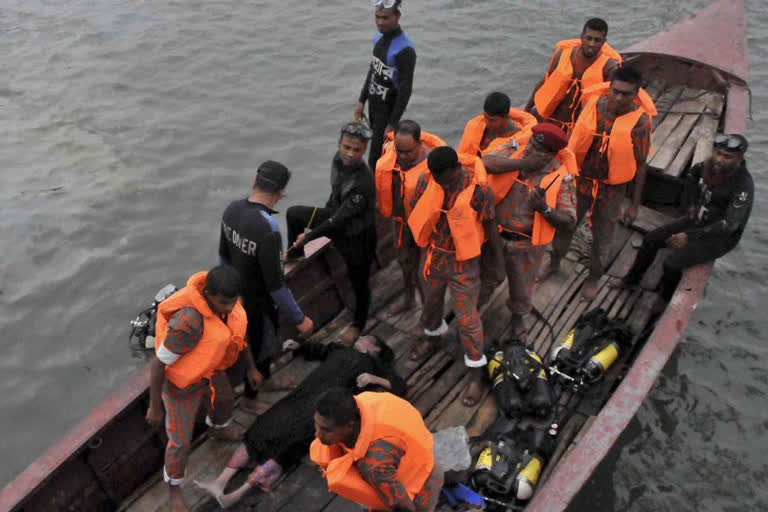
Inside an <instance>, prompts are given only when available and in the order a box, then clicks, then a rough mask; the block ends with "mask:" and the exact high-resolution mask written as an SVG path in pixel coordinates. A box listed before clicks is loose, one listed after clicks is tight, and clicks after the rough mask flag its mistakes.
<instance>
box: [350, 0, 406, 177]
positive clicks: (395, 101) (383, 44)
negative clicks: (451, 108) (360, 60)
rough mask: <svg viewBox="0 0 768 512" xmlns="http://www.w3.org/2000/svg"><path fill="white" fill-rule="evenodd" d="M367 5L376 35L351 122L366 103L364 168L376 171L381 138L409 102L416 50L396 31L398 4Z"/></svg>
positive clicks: (377, 1) (397, 0) (389, 0)
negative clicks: (373, 17)
mask: <svg viewBox="0 0 768 512" xmlns="http://www.w3.org/2000/svg"><path fill="white" fill-rule="evenodd" d="M371 3H372V4H373V5H374V6H375V8H376V28H377V29H379V33H378V34H376V36H375V37H374V38H373V58H372V59H371V65H370V67H369V69H368V74H367V75H366V77H365V82H364V83H363V90H362V91H360V98H359V100H358V104H357V108H355V121H360V119H361V118H362V116H363V109H364V108H365V102H366V101H367V102H368V117H369V118H370V122H371V129H372V130H373V136H372V138H371V150H370V152H369V153H368V165H369V166H370V168H371V169H376V161H377V160H378V159H379V157H381V147H382V144H383V143H384V138H385V137H386V134H387V133H389V132H391V131H392V130H394V127H395V126H396V125H397V123H398V122H399V121H400V118H401V117H402V116H403V113H404V112H405V108H406V107H407V106H408V100H409V99H410V98H411V90H412V89H413V73H414V70H415V68H416V50H414V48H413V43H412V42H411V40H410V39H409V38H408V36H407V35H406V33H405V32H403V29H402V28H400V4H401V3H402V0H371Z"/></svg>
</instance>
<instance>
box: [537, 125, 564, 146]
mask: <svg viewBox="0 0 768 512" xmlns="http://www.w3.org/2000/svg"><path fill="white" fill-rule="evenodd" d="M531 131H532V132H533V139H534V140H535V141H536V142H538V143H539V144H541V145H542V146H544V147H545V148H547V149H548V150H550V151H553V152H558V151H560V150H561V149H563V148H564V147H565V146H567V145H568V136H567V135H566V134H565V132H564V131H563V130H562V129H560V128H559V127H558V126H557V125H554V124H552V123H539V124H537V125H536V126H534V127H533V128H531Z"/></svg>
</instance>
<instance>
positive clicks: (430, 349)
mask: <svg viewBox="0 0 768 512" xmlns="http://www.w3.org/2000/svg"><path fill="white" fill-rule="evenodd" d="M436 350H437V341H436V340H432V339H430V338H419V339H418V340H416V343H414V344H413V346H412V347H411V353H410V354H409V355H408V357H409V358H410V359H411V361H419V360H421V359H424V358H426V357H429V356H431V355H432V354H434V352H435V351H436Z"/></svg>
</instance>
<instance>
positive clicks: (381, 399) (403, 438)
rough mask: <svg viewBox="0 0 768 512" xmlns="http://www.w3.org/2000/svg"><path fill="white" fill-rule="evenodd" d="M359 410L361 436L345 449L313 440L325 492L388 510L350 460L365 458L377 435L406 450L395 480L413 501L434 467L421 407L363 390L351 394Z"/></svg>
mask: <svg viewBox="0 0 768 512" xmlns="http://www.w3.org/2000/svg"><path fill="white" fill-rule="evenodd" d="M354 398H355V401H356V402H357V406H358V409H359V410H360V434H359V435H358V437H357V442H356V443H355V446H354V447H353V448H352V449H351V450H349V451H347V450H345V449H344V448H343V447H341V446H339V445H332V446H326V445H324V444H322V443H321V442H320V440H319V439H315V440H314V441H313V442H312V445H311V446H310V449H309V457H310V459H312V461H313V462H315V463H316V464H317V465H318V466H320V468H322V469H323V476H324V477H325V478H326V480H327V481H328V490H329V491H330V492H334V493H336V494H338V495H339V496H342V497H344V498H345V499H348V500H350V501H353V502H355V503H359V504H361V505H365V506H367V507H372V508H374V509H377V510H386V508H387V507H386V506H385V505H384V503H382V501H381V499H380V498H379V495H378V492H377V491H376V489H375V488H373V487H372V486H371V485H370V484H369V483H368V482H366V481H365V480H363V478H362V476H360V472H359V471H358V469H357V467H355V465H354V463H355V462H356V461H358V460H360V459H362V458H363V457H365V454H366V452H367V451H368V447H369V446H370V445H371V443H373V442H374V441H376V440H379V439H386V438H390V439H397V440H398V441H399V444H400V445H402V446H403V448H404V452H405V453H404V454H403V457H402V459H400V465H399V466H398V468H397V473H396V474H395V479H396V480H397V481H398V482H400V483H401V484H403V486H404V487H405V490H406V491H407V492H408V496H409V497H410V498H411V499H413V498H414V497H415V496H416V495H417V494H418V493H419V492H421V490H422V489H423V487H424V483H425V482H426V481H427V478H429V475H430V474H431V473H432V470H433V469H434V466H435V459H434V448H433V439H432V434H431V433H430V432H429V430H428V429H427V427H426V425H425V424H424V420H423V419H422V417H421V414H420V413H419V411H417V410H416V408H414V407H413V406H412V405H411V404H410V403H408V402H407V401H405V400H403V399H402V398H399V397H396V396H395V395H392V394H391V393H372V392H365V393H360V394H359V395H357V396H355V397H354Z"/></svg>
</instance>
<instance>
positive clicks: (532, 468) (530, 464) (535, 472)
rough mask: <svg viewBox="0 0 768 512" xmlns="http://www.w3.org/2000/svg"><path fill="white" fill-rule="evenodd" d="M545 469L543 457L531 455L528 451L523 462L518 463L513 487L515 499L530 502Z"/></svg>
mask: <svg viewBox="0 0 768 512" xmlns="http://www.w3.org/2000/svg"><path fill="white" fill-rule="evenodd" d="M543 468H544V460H543V457H541V456H539V455H530V454H529V453H528V452H527V451H526V452H525V456H524V457H523V460H522V461H521V462H518V463H517V467H516V468H515V469H516V471H517V476H515V483H514V484H513V485H512V490H513V491H514V494H515V498H517V499H518V500H529V499H531V496H533V491H534V490H535V489H536V484H538V483H539V477H540V476H541V471H542V469H543Z"/></svg>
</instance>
